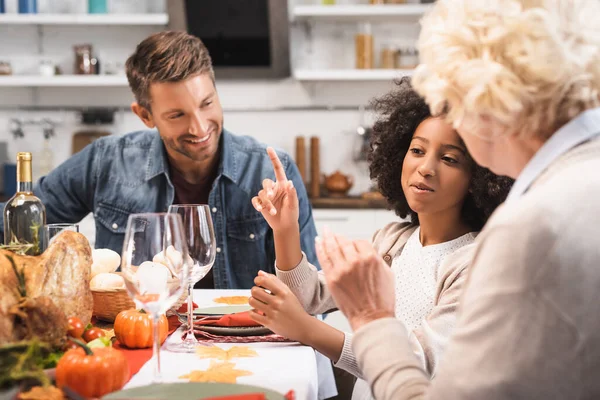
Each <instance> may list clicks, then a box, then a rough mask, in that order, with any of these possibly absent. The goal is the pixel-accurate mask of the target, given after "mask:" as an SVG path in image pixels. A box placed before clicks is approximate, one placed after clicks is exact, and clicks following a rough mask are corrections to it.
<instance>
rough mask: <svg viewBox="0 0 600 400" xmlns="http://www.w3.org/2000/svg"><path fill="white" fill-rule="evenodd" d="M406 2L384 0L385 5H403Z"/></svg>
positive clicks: (401, 0)
mask: <svg viewBox="0 0 600 400" xmlns="http://www.w3.org/2000/svg"><path fill="white" fill-rule="evenodd" d="M404 3H406V0H385V4H404Z"/></svg>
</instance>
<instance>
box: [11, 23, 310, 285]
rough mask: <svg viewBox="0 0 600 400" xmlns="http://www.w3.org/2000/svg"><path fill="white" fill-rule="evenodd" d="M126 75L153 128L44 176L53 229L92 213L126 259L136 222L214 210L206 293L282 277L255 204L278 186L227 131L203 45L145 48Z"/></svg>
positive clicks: (184, 38) (303, 199) (184, 42)
mask: <svg viewBox="0 0 600 400" xmlns="http://www.w3.org/2000/svg"><path fill="white" fill-rule="evenodd" d="M126 67H127V78H128V80H129V85H130V87H131V89H132V91H133V93H134V95H135V98H136V102H134V103H133V104H132V110H133V112H135V113H136V114H137V115H138V116H139V117H140V119H141V120H142V121H143V122H144V124H145V125H146V126H147V127H148V128H150V129H151V130H146V131H139V132H133V133H130V134H127V135H125V136H120V137H106V138H102V139H99V140H97V141H95V142H94V143H92V144H91V145H89V146H87V147H86V148H85V149H84V150H82V151H81V152H79V153H78V154H76V155H74V156H73V157H71V158H70V159H69V160H67V161H66V162H64V163H63V164H61V165H60V166H59V167H57V168H56V169H55V170H53V171H52V172H51V173H50V174H48V175H47V176H45V177H43V178H41V179H40V180H39V182H38V183H37V184H36V186H35V188H34V193H35V194H36V196H38V197H39V198H40V199H41V200H42V202H43V203H44V205H45V206H46V213H47V222H48V223H57V222H78V221H80V220H81V219H82V218H83V217H85V216H86V215H87V214H88V213H89V212H93V213H94V216H95V220H96V247H97V248H110V249H112V250H115V251H116V252H118V253H121V251H122V246H123V238H124V233H125V228H126V224H127V218H128V216H129V215H130V214H132V213H141V212H164V211H166V210H167V209H168V207H169V206H170V205H171V204H177V203H179V204H197V203H203V204H209V206H210V210H211V213H212V218H213V223H214V227H215V235H216V241H217V244H216V245H217V255H216V260H215V263H214V266H213V269H212V272H211V274H210V275H209V276H207V277H205V278H204V279H203V280H202V281H201V282H200V285H201V287H214V288H219V289H224V288H247V289H249V288H251V287H252V286H253V279H254V277H256V275H257V272H258V270H261V269H262V270H265V271H269V272H274V265H275V254H274V243H273V233H272V231H271V229H270V228H269V226H268V225H267V223H266V222H265V220H264V219H263V217H262V215H261V214H260V213H258V212H257V211H256V210H255V209H254V207H253V206H252V203H251V199H252V197H253V196H255V195H256V194H257V193H258V192H259V191H260V190H261V189H262V180H263V179H265V178H270V179H274V178H275V175H274V172H273V166H272V164H271V161H270V159H269V156H268V155H267V152H266V147H265V146H264V145H262V144H260V143H258V142H257V141H256V140H255V139H253V138H250V137H247V136H236V135H234V134H232V133H230V132H228V131H227V130H225V129H223V110H222V108H221V104H220V101H219V97H218V94H217V91H216V88H215V84H214V73H213V69H212V62H211V59H210V56H209V54H208V51H207V49H206V47H205V46H204V45H203V44H202V42H201V41H200V39H198V38H196V37H194V36H191V35H188V34H186V33H184V32H161V33H157V34H155V35H152V36H150V37H148V38H147V39H145V40H144V41H142V42H141V43H140V44H139V45H138V46H137V48H136V51H135V52H134V54H133V55H132V56H131V57H130V58H129V59H128V60H127V64H126ZM277 154H278V156H279V157H280V159H281V162H282V164H283V166H284V168H285V173H286V175H287V176H288V177H289V179H290V180H292V181H293V183H294V186H295V187H296V188H297V191H298V198H299V200H300V217H299V220H298V223H299V226H300V231H301V240H302V249H303V250H304V251H305V252H306V255H307V257H308V259H309V260H310V262H311V263H316V262H317V258H316V255H315V249H314V238H315V236H316V229H315V226H314V222H313V219H312V211H311V206H310V203H309V201H308V198H307V195H306V190H305V188H304V184H303V182H302V179H301V177H300V174H299V172H298V169H297V168H296V166H295V164H294V162H293V161H292V160H291V158H290V157H289V156H288V155H287V154H285V153H284V152H278V153H277ZM0 226H3V224H1V223H0ZM0 229H2V228H0ZM197 287H198V286H197Z"/></svg>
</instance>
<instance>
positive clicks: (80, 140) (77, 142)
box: [71, 131, 110, 154]
mask: <svg viewBox="0 0 600 400" xmlns="http://www.w3.org/2000/svg"><path fill="white" fill-rule="evenodd" d="M108 135H110V132H107V131H81V132H75V133H74V134H73V142H72V146H71V148H72V152H73V154H75V153H79V152H80V151H81V150H83V148H84V147H85V146H87V145H88V144H90V143H92V142H93V141H94V140H96V139H100V138H101V137H104V136H108Z"/></svg>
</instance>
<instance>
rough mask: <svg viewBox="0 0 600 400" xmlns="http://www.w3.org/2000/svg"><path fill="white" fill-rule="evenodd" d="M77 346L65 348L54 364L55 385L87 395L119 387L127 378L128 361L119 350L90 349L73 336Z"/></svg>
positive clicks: (121, 386)
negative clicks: (66, 349) (67, 349)
mask: <svg viewBox="0 0 600 400" xmlns="http://www.w3.org/2000/svg"><path fill="white" fill-rule="evenodd" d="M71 340H72V341H73V342H74V343H75V344H77V345H78V346H79V347H78V348H76V349H71V350H69V351H67V352H66V353H65V354H64V355H63V356H62V357H61V359H60V360H59V361H58V364H57V365H56V386H58V387H59V388H62V387H64V386H68V387H69V389H72V390H73V391H74V392H75V393H77V394H78V395H80V396H82V397H85V398H86V399H87V398H91V397H93V398H96V397H102V396H104V395H105V394H108V393H111V392H114V391H116V390H119V389H121V388H123V386H125V383H127V380H128V379H129V364H128V363H127V359H126V358H125V356H124V355H123V353H122V352H121V351H120V350H117V349H114V348H112V347H95V348H93V349H90V348H89V347H88V346H86V345H85V344H84V343H82V342H80V341H79V340H77V339H71Z"/></svg>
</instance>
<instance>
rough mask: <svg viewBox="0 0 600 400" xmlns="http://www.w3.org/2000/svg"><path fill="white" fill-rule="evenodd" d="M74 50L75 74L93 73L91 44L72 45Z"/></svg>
mask: <svg viewBox="0 0 600 400" xmlns="http://www.w3.org/2000/svg"><path fill="white" fill-rule="evenodd" d="M73 49H74V50H75V68H74V72H75V74H77V75H91V74H93V73H94V66H93V65H92V45H91V44H81V45H76V46H73Z"/></svg>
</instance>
